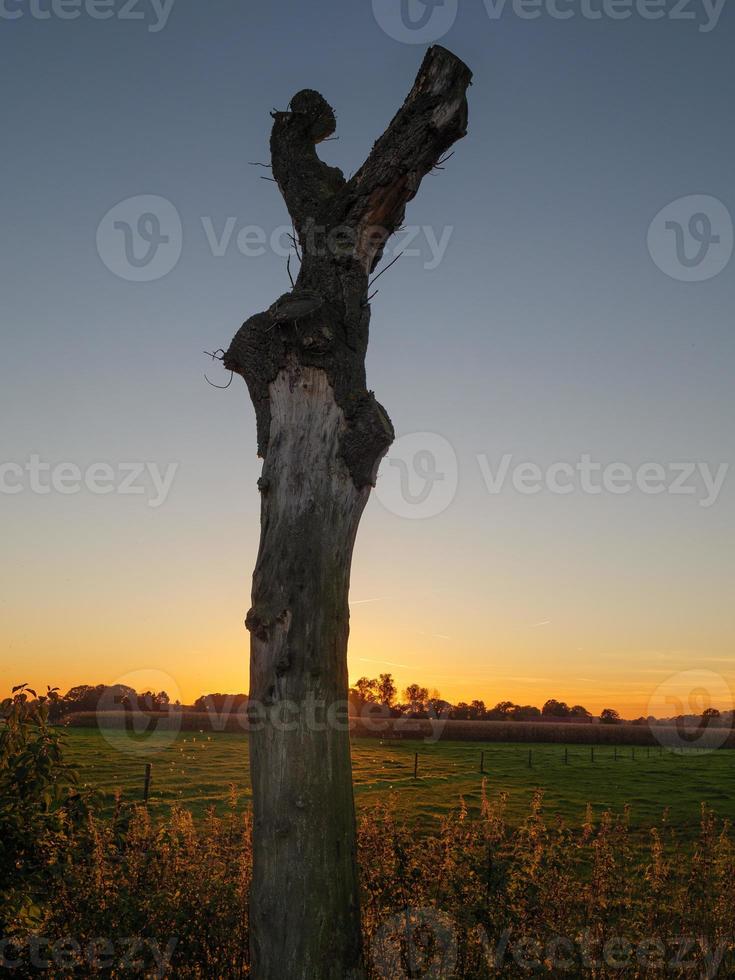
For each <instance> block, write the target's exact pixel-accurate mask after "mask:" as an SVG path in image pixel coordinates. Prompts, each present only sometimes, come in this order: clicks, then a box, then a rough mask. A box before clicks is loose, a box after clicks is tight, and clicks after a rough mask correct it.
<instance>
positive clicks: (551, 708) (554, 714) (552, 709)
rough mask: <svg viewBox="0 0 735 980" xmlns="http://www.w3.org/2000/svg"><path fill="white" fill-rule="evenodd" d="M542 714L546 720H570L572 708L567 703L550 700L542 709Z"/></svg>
mask: <svg viewBox="0 0 735 980" xmlns="http://www.w3.org/2000/svg"><path fill="white" fill-rule="evenodd" d="M541 714H542V715H543V716H544V718H568V717H569V716H570V714H571V708H570V707H569V705H568V704H567V703H566V702H565V701H557V700H556V699H555V698H550V699H549V700H548V701H547V702H546V704H545V705H544V706H543V708H542V709H541Z"/></svg>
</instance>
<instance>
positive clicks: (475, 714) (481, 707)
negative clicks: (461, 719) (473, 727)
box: [470, 700, 487, 721]
mask: <svg viewBox="0 0 735 980" xmlns="http://www.w3.org/2000/svg"><path fill="white" fill-rule="evenodd" d="M486 715H487V708H486V707H485V702H484V701H478V700H475V701H471V702H470V719H471V720H472V721H483V720H484V718H485V717H486Z"/></svg>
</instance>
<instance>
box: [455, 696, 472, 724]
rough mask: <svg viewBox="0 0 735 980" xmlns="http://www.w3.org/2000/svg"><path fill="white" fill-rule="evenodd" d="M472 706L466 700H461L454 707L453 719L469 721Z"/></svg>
mask: <svg viewBox="0 0 735 980" xmlns="http://www.w3.org/2000/svg"><path fill="white" fill-rule="evenodd" d="M470 710H471V709H470V706H469V705H468V704H467V702H466V701H460V702H459V704H455V706H454V707H453V708H452V715H451V717H452V719H453V720H455V721H468V720H469V717H470Z"/></svg>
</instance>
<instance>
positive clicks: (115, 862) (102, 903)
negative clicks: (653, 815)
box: [15, 790, 735, 978]
mask: <svg viewBox="0 0 735 980" xmlns="http://www.w3.org/2000/svg"><path fill="white" fill-rule="evenodd" d="M504 806H505V800H504V798H503V797H502V796H500V797H498V798H497V799H495V800H493V801H490V800H488V799H487V798H484V799H483V805H482V811H481V814H480V816H479V817H476V818H470V817H469V815H468V813H467V811H466V809H465V808H464V807H463V806H462V805H461V803H460V805H459V806H458V808H457V810H456V812H454V813H453V814H452V815H451V816H450V817H448V818H446V819H443V820H442V821H441V822H440V823H439V824H438V826H437V828H436V832H435V833H434V834H431V835H429V836H425V837H421V838H417V836H416V834H415V833H414V831H413V830H412V829H411V827H410V826H407V825H406V824H405V823H403V822H401V821H399V820H398V819H397V818H396V816H395V810H394V807H393V806H392V804H391V802H390V801H388V802H386V803H385V804H383V805H381V806H379V807H376V808H375V809H374V810H372V811H370V812H369V813H367V814H365V815H364V816H363V817H362V818H361V820H360V822H359V859H360V867H361V875H362V905H363V929H364V940H365V949H366V953H367V957H368V970H369V974H368V975H369V977H370V978H388V977H390V978H393V977H395V978H403V977H408V976H430V977H445V976H446V977H461V978H484V977H491V976H509V977H514V976H528V975H546V976H552V977H556V976H564V975H566V976H572V977H577V976H579V977H582V976H589V977H593V976H594V977H608V976H610V977H612V976H615V977H621V976H622V977H654V976H672V975H679V976H687V975H689V976H702V975H708V976H723V977H724V976H728V975H729V976H731V975H732V971H733V968H734V963H735V960H733V956H732V954H733V947H732V933H733V924H734V923H735V847H734V844H733V839H732V836H731V833H730V827H729V826H728V825H727V824H722V823H718V822H717V821H716V820H715V818H714V816H713V815H712V813H711V812H710V811H709V809H708V808H707V807H706V806H705V807H703V808H702V819H701V827H700V833H699V836H698V839H697V841H696V844H695V846H694V847H693V848H691V847H690V848H686V849H685V848H683V847H681V846H679V841H678V839H677V835H676V830H675V828H674V827H672V826H670V824H669V823H668V821H667V819H666V816H665V815H664V817H663V819H662V821H661V823H660V824H659V825H658V826H656V827H653V828H651V832H650V843H649V845H648V846H647V847H646V848H645V850H644V852H642V853H641V852H640V851H638V850H636V847H635V846H634V844H633V843H632V841H631V838H630V836H629V832H628V813H627V812H626V811H624V812H622V813H618V814H613V813H606V814H604V815H603V816H602V818H601V819H600V820H599V821H598V822H597V823H594V822H593V821H592V818H591V816H589V815H588V817H587V819H586V820H585V821H584V823H583V824H582V825H581V826H578V827H570V826H567V825H566V824H564V823H563V822H561V821H559V820H557V819H555V818H554V817H553V815H548V814H546V813H545V811H544V808H543V800H542V797H541V794H537V795H536V797H535V798H534V800H533V803H532V805H531V808H530V811H529V813H528V815H527V817H526V819H525V821H524V822H523V823H522V825H521V826H519V827H512V826H510V825H509V824H508V823H507V822H506V820H505V815H504ZM250 833H251V824H250V816H249V813H246V814H244V815H243V813H242V812H241V811H239V810H238V808H237V801H236V799H235V794H234V790H233V794H232V799H231V806H230V808H229V810H228V812H227V813H226V814H225V816H224V817H218V816H215V814H214V812H212V813H210V814H209V815H208V817H207V819H206V820H205V821H203V822H200V823H195V822H194V820H193V819H192V817H191V815H190V814H189V813H188V812H187V811H185V810H183V809H179V808H175V809H174V810H173V811H172V812H171V814H170V815H169V816H168V817H167V818H166V819H165V820H163V821H161V822H158V823H155V822H153V821H152V820H151V818H150V816H149V814H148V812H147V810H146V809H145V807H142V806H130V805H118V807H117V808H116V812H115V814H114V816H113V817H112V818H111V819H101V818H100V817H98V816H96V815H94V814H93V813H92V812H90V814H89V815H88V818H87V820H86V822H85V823H84V825H83V826H81V827H77V828H75V829H72V827H71V825H69V826H68V827H66V828H65V829H64V828H62V831H61V832H60V833H59V835H58V839H57V846H56V848H55V849H51V850H49V851H48V859H49V861H50V862H51V863H52V864H55V863H57V862H59V863H61V864H62V865H63V868H64V873H63V874H62V875H55V876H54V883H55V884H54V888H53V889H51V890H49V892H48V894H47V897H46V901H45V903H44V909H43V921H42V922H39V923H37V926H36V928H35V930H34V933H35V934H37V935H42V936H44V937H46V938H48V940H49V942H55V941H59V940H62V939H64V938H69V939H72V940H73V943H76V944H78V947H79V950H80V952H79V954H78V956H77V958H76V960H75V959H74V957H73V956H71V958H70V959H69V961H68V964H69V965H68V967H66V968H65V971H66V972H65V971H62V972H60V973H59V974H58V975H74V974H75V975H79V976H86V975H90V967H89V962H88V957H87V954H86V951H87V950H88V949H89V948H90V946H91V945H92V944H93V943H99V942H100V940H101V939H103V940H108V941H111V942H112V948H113V949H114V950H115V954H116V955H117V956H118V958H119V952H120V951H119V949H118V948H117V945H116V940H117V939H119V938H120V937H125V938H126V939H127V938H129V937H140V938H142V939H145V940H150V941H155V943H156V945H157V947H158V948H160V949H161V950H163V949H165V948H166V947H168V948H169V949H172V955H171V960H170V964H169V966H168V968H165V967H159V966H158V965H157V962H156V959H155V957H154V956H153V955H152V953H151V949H152V948H153V947H152V946H151V947H149V946H147V945H145V944H144V943H139V949H138V950H137V951H136V964H135V968H132V967H131V966H130V965H129V964H128V965H127V966H126V965H125V964H124V963H122V962H119V963H118V964H117V965H116V966H113V967H112V969H107V970H106V971H105V975H107V976H128V975H133V974H134V973H137V974H138V975H146V976H156V975H158V976H162V975H167V976H172V977H173V976H175V977H185V978H188V977H223V978H225V977H227V978H240V977H246V976H247V975H248V949H247V947H248V890H249V884H250V875H251V846H250ZM15 935H16V939H17V941H18V943H19V944H22V942H23V940H24V936H23V933H22V930H20V931H19V930H15ZM26 938H27V937H26ZM685 941H686V942H688V944H689V945H690V946H691V947H692V948H687V949H686V950H685V956H684V962H685V963H691V964H692V966H690V967H689V968H685V967H681V969H679V968H678V967H677V968H676V969H674V968H673V967H672V963H673V961H674V958H675V956H677V955H679V954H680V950H681V946H682V945H683V944H684V942H685ZM73 943H72V944H71V945H72V946H73ZM718 946H719V950H718ZM626 950H628V955H627V959H628V961H629V962H626V965H625V966H621V963H622V962H623V960H624V959H625V953H626ZM642 951H643V952H642ZM720 954H722V956H723V958H722V960H721V962H720V963H719V965H717V968H716V971H715V972H712V969H714V962H713V963H712V964H710V967H708V963H707V958H708V957H710V958H712V957H713V956H714V955H720ZM585 957H586V959H587V963H588V965H585ZM592 963H595V964H597V965H595V966H592V965H591V964H592ZM529 964H530V967H529ZM657 964H660V965H659V966H657ZM694 964H696V969H695V967H694ZM708 969H710V972H709V973H707V972H706V971H707V970H708ZM412 970H413V972H411V971H412ZM422 970H423V971H424V972H422ZM432 970H433V972H432ZM85 971H86V972H85ZM91 973H92V974H93V973H94V971H91ZM47 975H48V974H47ZM51 975H56V974H54V973H53V972H52V973H51Z"/></svg>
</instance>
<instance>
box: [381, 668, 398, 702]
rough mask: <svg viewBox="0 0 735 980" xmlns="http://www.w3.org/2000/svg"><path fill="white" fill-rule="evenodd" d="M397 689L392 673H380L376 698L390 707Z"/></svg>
mask: <svg viewBox="0 0 735 980" xmlns="http://www.w3.org/2000/svg"><path fill="white" fill-rule="evenodd" d="M397 693H398V689H397V687H396V685H395V681H394V680H393V674H381V675H380V677H378V700H379V701H380V703H381V704H386V705H388V707H389V708H390V706H391V705H392V704H393V702H394V701H395V699H396V694H397Z"/></svg>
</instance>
